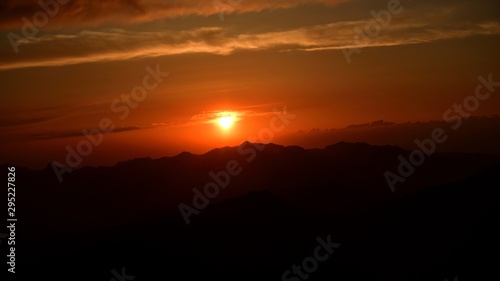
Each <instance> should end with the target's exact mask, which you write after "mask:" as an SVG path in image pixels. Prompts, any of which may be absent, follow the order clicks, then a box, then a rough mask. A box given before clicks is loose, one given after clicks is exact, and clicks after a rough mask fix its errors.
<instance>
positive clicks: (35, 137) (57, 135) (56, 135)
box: [24, 126, 142, 140]
mask: <svg viewBox="0 0 500 281" xmlns="http://www.w3.org/2000/svg"><path fill="white" fill-rule="evenodd" d="M141 129H142V128H140V127H137V126H132V127H122V128H116V129H114V130H113V131H112V132H111V133H104V134H116V133H122V132H128V131H135V130H141ZM88 131H89V135H96V133H92V132H93V130H88ZM99 133H103V132H102V131H100V130H99ZM83 136H84V135H83V133H82V132H81V131H68V132H59V133H43V134H30V135H27V136H24V139H29V140H47V139H58V138H72V137H83Z"/></svg>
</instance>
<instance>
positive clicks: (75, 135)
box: [0, 0, 500, 167]
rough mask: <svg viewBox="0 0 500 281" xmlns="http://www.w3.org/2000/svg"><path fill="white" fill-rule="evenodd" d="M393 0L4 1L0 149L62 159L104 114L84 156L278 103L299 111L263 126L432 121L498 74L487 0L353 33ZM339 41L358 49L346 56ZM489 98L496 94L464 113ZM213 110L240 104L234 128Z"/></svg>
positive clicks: (123, 155)
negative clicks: (99, 133) (126, 108)
mask: <svg viewBox="0 0 500 281" xmlns="http://www.w3.org/2000/svg"><path fill="white" fill-rule="evenodd" d="M391 1H393V0H391ZM391 1H378V0H377V1H368V0H358V1H349V0H345V1H340V0H339V1H336V0H330V1H326V0H324V1H321V0H289V1H285V0H282V1H260V0H252V1H246V0H244V1H241V2H239V3H236V2H237V1H233V2H228V1H221V2H222V3H225V4H224V5H225V6H223V8H222V10H217V9H216V7H214V5H213V2H212V1H190V0H184V1H160V0H144V1H141V0H134V1H117V0H113V1H99V2H97V1H93V2H91V1H84V0H79V1H70V2H68V3H66V4H57V12H55V11H56V10H54V9H55V8H54V7H52V10H49V11H52V12H54V15H53V17H51V16H49V17H47V22H46V24H40V27H39V28H36V26H35V28H36V32H34V31H33V30H30V29H29V28H27V27H26V23H25V22H26V21H24V22H23V20H22V19H23V17H24V18H25V19H26V20H27V21H29V22H30V24H35V23H36V22H35V21H33V16H34V15H36V14H37V13H38V15H41V14H40V13H42V12H45V13H47V12H46V11H45V10H44V9H43V8H42V7H40V6H39V4H38V1H29V0H22V1H11V0H8V1H4V2H3V3H2V4H0V38H1V39H0V45H1V48H0V50H1V51H0V85H2V94H1V96H0V109H1V112H2V115H1V116H0V127H1V128H2V130H1V133H0V136H1V139H2V140H1V148H0V162H13V163H15V164H19V165H28V166H32V167H43V166H45V165H46V164H47V163H49V162H51V161H54V160H57V161H64V157H65V155H66V153H67V151H66V147H67V146H70V147H76V145H77V144H78V143H79V142H80V141H81V140H82V139H85V138H84V137H83V135H82V130H84V129H85V130H89V131H90V130H92V129H96V128H99V124H100V122H101V120H103V119H104V118H109V119H110V120H111V121H112V123H113V125H114V126H116V130H114V131H113V133H110V134H106V135H104V138H103V141H102V143H101V144H99V145H98V146H97V147H94V149H93V152H92V153H91V154H90V155H89V156H88V157H84V158H85V159H84V160H83V162H82V165H101V164H104V165H112V164H114V163H116V161H120V160H127V159H130V158H133V157H144V156H152V157H160V156H166V155H174V154H177V153H179V152H181V151H191V152H195V153H202V152H205V151H207V150H209V149H211V148H214V147H220V146H224V145H237V144H239V143H241V142H243V141H246V140H249V138H250V139H251V137H252V136H256V135H258V134H259V132H261V131H262V130H265V129H266V128H269V126H270V122H271V120H272V119H273V118H276V116H277V114H276V113H275V112H274V111H283V109H284V108H285V107H286V109H287V110H288V113H289V114H293V115H295V118H293V119H292V120H291V121H290V122H289V124H286V126H285V127H284V128H283V130H282V131H280V132H275V137H279V136H281V135H286V134H288V133H294V132H297V131H298V130H310V129H311V128H335V127H345V126H347V125H350V124H356V123H365V122H371V121H374V120H381V119H384V120H388V121H394V122H407V121H426V120H438V119H441V118H442V114H443V112H444V111H445V110H446V109H447V108H449V107H450V106H452V105H453V104H454V103H460V102H462V101H463V99H464V98H465V97H466V96H468V95H471V94H473V93H474V89H475V87H476V85H477V83H478V81H477V77H478V76H479V75H483V76H487V75H489V74H492V75H493V77H497V78H496V79H494V80H496V81H498V80H500V54H499V52H498V50H499V49H500V18H499V16H498V11H499V8H500V6H499V3H498V1H494V0H487V1H481V3H476V2H471V1H452V3H450V1H430V0H424V1H412V2H409V1H401V2H400V4H399V6H398V7H400V9H399V10H400V12H399V13H397V14H392V15H391V21H390V23H388V24H387V25H384V26H381V27H380V32H379V33H378V34H377V35H376V36H372V37H371V38H370V39H369V40H368V41H365V42H364V43H363V44H362V45H356V44H355V43H353V42H359V40H358V41H356V40H355V38H356V37H355V36H356V34H357V32H356V29H357V28H364V27H365V25H366V24H367V23H370V22H373V21H374V18H373V16H372V13H371V12H372V11H374V12H375V13H378V12H379V11H387V9H388V3H391ZM60 2H61V3H63V2H64V1H62V0H61V1H60ZM229 3H236V4H235V5H234V6H229V5H230V4H229ZM219 12H222V15H223V20H221V17H219ZM38 20H39V21H40V20H43V18H38ZM38 23H40V22H38ZM23 29H24V31H25V32H24V33H23ZM30 31H31V33H32V35H33V34H34V35H33V36H26V34H28V33H29V32H30ZM13 34H14V35H13ZM13 38H15V39H16V40H14V39H13ZM19 38H21V39H20V40H17V39H19ZM349 48H351V49H352V48H360V49H359V50H360V53H359V54H358V53H356V54H353V55H351V62H350V63H349V62H348V61H347V60H346V57H345V55H344V54H345V51H346V50H349ZM16 51H17V52H16ZM147 67H150V68H151V69H155V68H157V67H158V68H159V69H161V71H162V72H168V73H169V75H168V76H167V77H165V78H164V79H162V81H161V82H159V83H158V85H157V86H156V87H154V89H151V90H148V91H147V95H146V97H145V98H144V100H142V101H140V102H138V103H137V107H136V108H130V112H129V114H127V116H126V118H123V120H122V119H121V118H120V116H121V114H120V113H117V112H115V111H113V109H112V108H111V105H112V104H113V101H114V100H116V99H120V98H121V96H122V95H124V94H125V95H130V94H131V92H132V91H133V89H134V88H135V87H137V86H141V85H143V84H144V79H145V76H146V75H148V74H149V75H151V74H150V72H148V71H147V70H146V68H147ZM155 81H156V80H153V78H151V80H150V82H151V83H153V82H155ZM499 108H500V98H498V97H495V96H493V97H492V98H490V99H489V100H488V101H487V102H483V103H482V104H481V106H480V108H479V109H478V110H477V111H476V112H474V114H475V115H492V114H498V113H499ZM222 111H231V112H235V114H237V115H238V120H237V121H236V122H235V124H234V125H233V126H232V127H231V128H230V129H227V130H224V129H222V128H221V127H220V126H218V125H217V124H216V123H214V122H211V121H213V120H215V119H217V117H218V112H222ZM278 115H279V114H278Z"/></svg>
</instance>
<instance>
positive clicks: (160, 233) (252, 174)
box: [0, 143, 500, 281]
mask: <svg viewBox="0 0 500 281" xmlns="http://www.w3.org/2000/svg"><path fill="white" fill-rule="evenodd" d="M408 154H409V152H408V151H404V150H402V149H400V148H398V147H393V146H370V145H368V144H363V143H357V144H352V143H338V144H335V145H331V146H328V147H326V148H325V149H314V150H305V149H302V148H300V147H283V146H279V145H274V144H268V145H260V144H251V143H243V144H242V145H241V146H239V147H226V148H221V149H216V150H213V151H210V152H208V153H206V154H204V155H193V154H190V153H182V154H180V155H178V156H175V157H168V158H161V159H149V158H146V159H136V160H131V161H127V162H123V163H119V164H118V165H116V166H115V167H98V168H92V167H87V168H83V169H79V170H76V171H74V172H73V173H71V174H66V175H65V177H64V181H63V182H62V183H59V182H58V180H57V178H56V177H55V175H54V172H53V170H52V168H51V167H50V166H48V167H47V169H45V170H42V171H32V170H27V169H22V168H19V169H18V173H17V178H18V182H17V187H16V188H17V189H16V192H17V195H16V197H17V198H16V200H17V201H16V202H17V205H16V207H17V208H18V218H19V223H18V229H17V233H18V234H17V235H18V244H19V245H18V253H17V257H18V262H17V269H18V272H19V273H18V276H19V277H20V278H26V279H19V280H36V277H37V278H41V279H50V280H112V278H115V279H116V280H119V278H118V277H116V276H115V275H114V274H113V272H112V270H113V269H115V270H116V272H118V273H119V274H121V273H122V268H125V272H126V273H127V275H130V276H135V279H134V280H203V279H209V280H292V281H298V280H386V281H388V280H445V278H447V279H448V280H453V278H454V277H455V276H458V277H459V278H458V280H480V279H484V277H488V278H489V279H495V278H497V277H498V276H500V273H499V272H497V268H498V262H499V258H498V255H497V253H498V251H499V250H500V243H499V242H498V237H500V235H499V234H500V231H499V227H498V225H499V223H500V210H499V206H500V192H499V188H500V178H499V177H498V175H500V158H499V157H495V156H487V155H481V154H460V153H446V154H439V153H438V154H435V155H432V156H430V157H428V158H426V160H425V162H424V163H423V164H422V165H421V166H420V167H417V168H416V169H415V172H414V173H413V174H412V175H411V176H410V177H408V178H407V179H406V181H405V182H404V183H398V185H396V191H395V192H392V191H391V189H390V188H389V186H388V184H387V182H386V179H385V178H384V173H385V172H386V171H387V170H389V171H393V172H396V171H397V169H398V165H399V164H400V163H399V160H398V156H400V155H402V156H403V157H405V158H407V157H408ZM234 161H236V163H238V166H237V168H238V169H236V168H235V167H236V166H234V165H233V167H232V170H233V171H234V170H238V171H239V173H237V174H236V173H235V175H230V171H231V169H228V163H232V164H234V163H235V162H234ZM221 171H223V172H226V173H227V174H229V175H230V176H229V177H228V178H225V177H222V176H219V177H217V176H215V177H214V176H211V172H213V174H215V175H221ZM216 179H219V184H220V183H227V186H226V187H225V188H219V192H218V194H217V196H213V198H206V199H207V200H206V201H208V206H206V207H205V208H201V209H200V208H198V213H197V214H195V215H191V216H189V225H187V224H186V221H185V219H184V218H183V216H182V215H181V212H180V211H179V205H180V204H181V203H183V204H185V205H186V206H190V207H195V206H194V204H193V198H194V197H195V192H193V188H197V189H198V190H200V191H203V188H204V186H205V185H207V184H209V183H214V184H217V180H216ZM202 201H203V200H202ZM202 201H199V202H202ZM319 241H323V242H325V241H330V242H331V243H330V244H329V245H330V246H331V245H333V244H335V250H333V248H329V249H327V248H324V247H323V248H321V250H320V253H321V255H322V257H325V256H326V255H327V253H328V255H327V256H328V257H327V258H325V260H324V261H318V260H316V261H313V260H312V259H307V258H308V257H312V256H314V255H315V250H316V248H317V247H318V245H323V244H324V243H323V244H322V243H321V242H319ZM332 243H333V244H332ZM0 246H2V249H4V248H3V247H5V244H4V243H2V244H1V245H0ZM330 250H331V251H332V252H331V253H330V252H329V251H330ZM305 260H306V261H307V262H305V264H303V262H304V261H305ZM294 265H297V266H301V268H302V269H299V270H298V271H295V272H294V270H297V268H295V269H294V268H293V266H294ZM304 265H305V267H306V268H307V269H308V270H309V271H310V272H308V271H307V270H306V269H304V268H303V266H304ZM287 270H290V272H289V273H288V274H286V272H287ZM116 272H115V273H116ZM284 273H285V274H284ZM283 276H284V277H283ZM128 278H129V279H126V278H124V277H122V279H123V280H132V279H131V277H128Z"/></svg>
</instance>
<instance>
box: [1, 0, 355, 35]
mask: <svg viewBox="0 0 500 281" xmlns="http://www.w3.org/2000/svg"><path fill="white" fill-rule="evenodd" d="M57 1H59V2H56V0H42V2H43V3H47V2H52V3H58V4H57V9H56V8H52V9H53V10H54V11H57V12H54V14H55V16H54V17H53V18H50V19H49V21H48V25H47V26H48V27H53V28H62V27H65V26H67V25H73V26H97V25H102V24H107V23H112V24H119V23H121V24H130V23H136V22H149V21H153V20H157V19H163V18H178V17H185V16H189V15H198V16H210V15H214V14H217V13H224V14H229V13H248V12H260V11H263V10H274V9H287V8H293V7H297V6H299V5H304V4H325V5H334V4H337V3H341V2H346V1H348V0H273V1H269V0H99V1H93V0H57ZM59 3H61V4H59ZM40 11H44V9H43V8H42V7H41V6H40V4H39V0H3V1H2V2H1V3H0V29H11V28H21V27H22V25H23V21H22V18H23V17H25V18H27V19H28V20H30V21H32V19H33V16H34V15H35V14H36V13H37V12H40Z"/></svg>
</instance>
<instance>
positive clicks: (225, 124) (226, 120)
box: [218, 116, 234, 129]
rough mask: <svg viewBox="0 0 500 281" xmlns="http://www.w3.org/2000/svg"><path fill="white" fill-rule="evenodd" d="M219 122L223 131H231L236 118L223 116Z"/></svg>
mask: <svg viewBox="0 0 500 281" xmlns="http://www.w3.org/2000/svg"><path fill="white" fill-rule="evenodd" d="M218 122H219V126H221V127H222V128H223V129H229V128H230V127H231V126H233V124H234V117H233V116H222V117H219V119H218Z"/></svg>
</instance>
